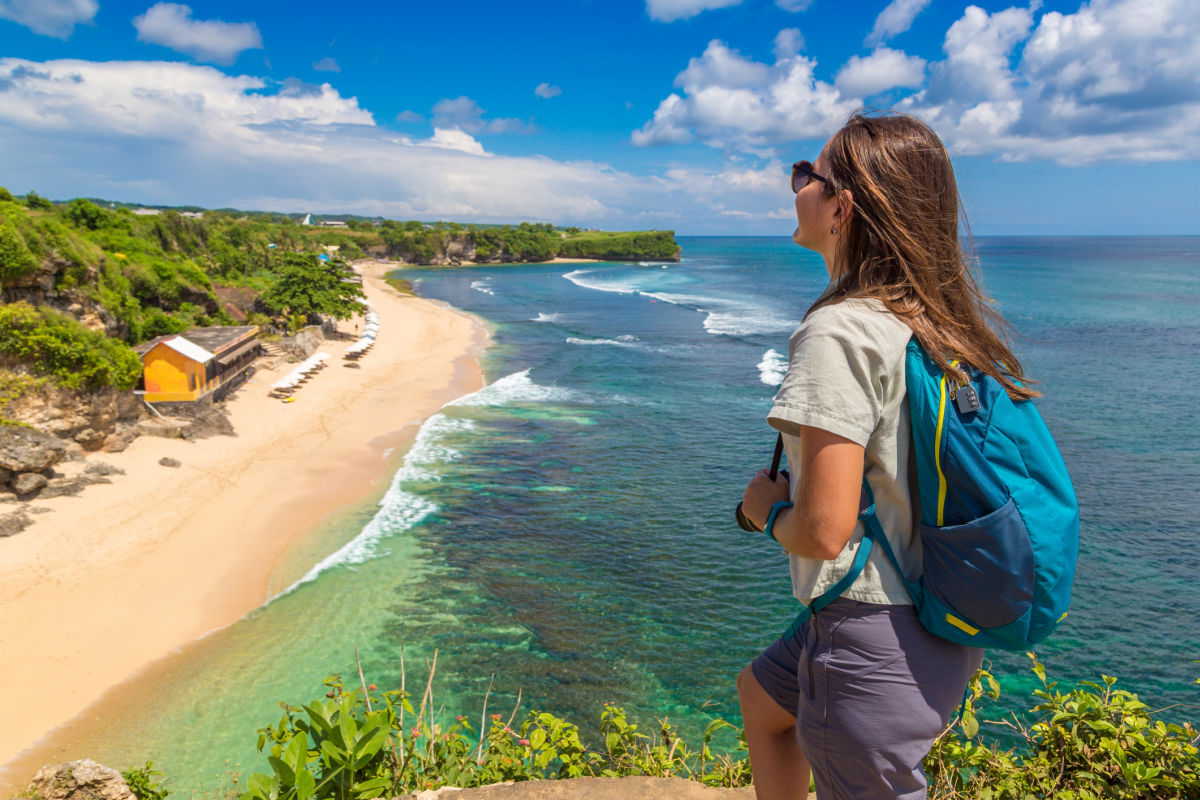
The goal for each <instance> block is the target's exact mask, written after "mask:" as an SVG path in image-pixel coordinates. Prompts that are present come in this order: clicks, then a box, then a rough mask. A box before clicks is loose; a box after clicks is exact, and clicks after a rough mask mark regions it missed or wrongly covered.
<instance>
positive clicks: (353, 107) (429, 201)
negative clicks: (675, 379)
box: [0, 58, 790, 233]
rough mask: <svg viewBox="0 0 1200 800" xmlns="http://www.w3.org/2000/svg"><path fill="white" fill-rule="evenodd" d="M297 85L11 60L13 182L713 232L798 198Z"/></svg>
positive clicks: (3, 97) (768, 171)
mask: <svg viewBox="0 0 1200 800" xmlns="http://www.w3.org/2000/svg"><path fill="white" fill-rule="evenodd" d="M288 85H289V86H290V87H291V88H290V89H288V88H284V86H283V85H282V84H279V83H277V82H271V81H268V80H265V79H263V78H260V77H254V76H248V75H238V76H232V75H226V74H224V73H223V72H221V71H219V70H216V69H213V68H211V67H205V66H197V65H192V64H185V63H167V62H103V63H96V62H87V61H75V60H72V61H48V62H44V63H38V62H31V61H25V60H20V59H11V58H5V59H0V149H2V150H3V151H5V152H20V153H23V154H25V156H26V157H25V158H23V159H21V161H20V163H15V162H14V163H12V164H10V165H9V166H7V167H6V170H7V171H6V181H7V182H8V183H10V184H11V185H18V186H32V187H35V188H36V189H37V190H38V191H39V192H42V193H44V194H47V195H49V196H54V197H71V196H85V197H86V196H91V197H112V198H122V199H130V200H136V201H139V202H145V203H164V204H192V203H195V204H199V205H205V206H208V207H214V208H215V207H222V206H233V207H239V208H258V209H268V210H271V209H273V210H279V211H301V210H311V211H316V212H321V211H324V212H331V213H332V212H349V213H360V214H366V215H375V214H381V215H384V216H389V217H395V218H401V219H412V218H421V219H459V220H464V221H479V222H518V221H520V220H523V219H529V220H554V221H556V222H562V223H564V224H587V225H600V226H605V227H625V228H639V227H642V228H644V227H678V226H679V225H681V224H683V225H689V226H690V227H691V230H697V229H698V228H699V229H702V230H710V231H713V232H737V231H744V230H746V222H745V221H744V220H739V219H733V218H731V217H729V216H728V212H729V211H730V210H731V209H732V210H737V211H743V212H746V213H747V214H753V215H755V216H756V217H757V218H758V219H760V220H764V221H765V222H763V223H762V224H759V225H757V227H755V231H757V232H766V231H770V230H773V229H775V223H774V222H771V221H770V220H771V219H772V216H771V215H772V214H776V213H778V211H779V209H780V208H781V207H782V208H783V209H785V210H786V209H788V208H790V204H789V203H790V192H787V191H786V184H787V175H786V172H785V170H784V167H783V165H782V164H780V163H772V164H770V165H768V166H767V167H764V168H763V169H761V170H752V169H745V168H741V167H737V166H736V165H734V166H730V167H728V168H726V169H724V170H722V171H720V172H717V173H715V174H714V173H712V172H711V171H707V172H706V171H703V170H697V169H694V168H692V169H688V170H686V171H684V172H679V173H676V172H668V173H664V174H659V175H652V176H639V175H634V174H630V173H627V172H622V171H620V170H616V169H614V168H612V167H611V166H609V165H607V164H603V163H597V162H592V161H568V162H563V161H555V160H553V159H549V158H545V157H541V156H532V157H526V156H522V157H513V156H505V155H501V154H495V153H491V152H488V151H487V150H485V149H484V147H483V145H482V144H481V143H480V142H479V141H478V140H477V139H475V138H474V137H473V136H471V135H470V134H469V133H468V132H466V131H464V130H461V129H454V128H446V127H435V130H434V134H433V136H432V137H431V138H428V139H417V138H415V137H409V136H404V135H401V134H398V133H396V132H394V131H391V130H387V129H386V128H382V127H379V126H376V125H375V124H374V122H373V119H372V116H371V114H370V113H369V112H368V111H367V110H365V109H363V108H361V107H360V106H359V105H358V103H357V101H356V100H355V99H354V98H346V97H342V96H340V95H339V94H338V93H337V91H336V90H334V89H332V88H331V87H330V86H328V85H322V86H318V87H313V86H311V85H308V84H302V83H300V82H291V83H290V84H288ZM697 186H703V187H707V188H706V190H705V191H704V192H703V193H697V192H696V187H697ZM648 209H649V210H648ZM785 227H786V226H785ZM784 232H785V233H786V231H784Z"/></svg>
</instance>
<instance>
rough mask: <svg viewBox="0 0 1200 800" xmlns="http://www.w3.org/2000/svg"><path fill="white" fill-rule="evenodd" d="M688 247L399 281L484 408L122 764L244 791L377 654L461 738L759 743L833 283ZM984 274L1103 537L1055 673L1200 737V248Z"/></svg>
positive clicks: (430, 427) (1066, 243) (372, 670)
mask: <svg viewBox="0 0 1200 800" xmlns="http://www.w3.org/2000/svg"><path fill="white" fill-rule="evenodd" d="M679 243H680V244H681V245H682V247H683V261H682V262H681V263H677V264H676V263H658V262H653V263H651V262H645V263H640V264H639V263H632V264H570V265H563V264H560V265H550V264H546V265H527V266H504V267H494V268H493V267H472V268H462V269H406V270H403V271H402V272H401V273H399V274H400V275H401V276H402V277H405V278H408V279H410V280H412V281H413V282H414V284H415V285H416V287H417V291H418V293H419V294H421V295H423V296H426V297H432V298H438V299H441V300H444V301H446V302H449V303H451V304H453V305H455V306H457V307H459V308H462V309H465V310H468V311H470V312H473V313H475V314H477V315H479V316H480V317H482V318H483V319H485V320H486V321H487V323H488V325H489V326H490V328H491V331H492V338H493V342H494V344H493V346H492V347H491V348H490V349H488V350H487V351H486V353H485V355H484V368H485V372H486V376H487V381H488V384H489V385H488V386H487V387H486V388H485V389H483V390H482V391H480V392H478V393H476V394H473V395H470V396H468V397H464V398H462V399H460V400H458V401H457V402H455V403H453V404H451V405H449V406H447V407H446V408H444V409H443V410H442V411H441V412H440V413H439V414H438V415H436V416H435V417H433V418H432V419H430V420H429V421H428V422H426V423H425V424H424V426H423V427H422V428H421V430H420V432H419V434H418V436H417V439H416V442H415V444H414V445H413V447H412V448H411V449H410V450H409V451H408V453H407V454H406V455H404V456H403V459H402V460H400V459H398V460H397V473H396V479H395V481H394V482H393V483H392V485H391V487H390V488H389V489H388V491H387V493H386V494H385V495H384V496H383V497H382V498H374V499H373V500H372V503H371V504H369V505H363V506H361V507H357V508H354V509H348V510H347V511H346V513H345V514H344V515H342V517H340V518H339V519H338V520H337V521H336V524H332V525H330V526H328V527H327V529H326V530H325V532H324V533H323V534H322V537H319V539H318V540H315V541H314V542H310V543H309V548H310V549H309V552H311V553H312V557H311V559H310V563H308V564H293V566H292V570H293V572H295V573H296V575H299V574H302V573H303V572H306V571H307V572H308V573H309V574H308V576H307V580H306V582H303V583H301V584H300V585H299V586H297V587H295V588H294V589H293V590H292V591H290V592H287V593H286V594H284V595H283V596H281V597H279V598H278V599H276V600H275V601H273V602H272V603H270V604H269V605H268V606H266V607H264V608H263V609H260V610H259V611H257V612H255V613H253V614H251V615H250V616H248V617H247V618H246V619H245V620H243V621H242V622H240V623H238V624H237V625H235V626H234V627H233V628H231V629H228V630H226V631H222V632H220V633H218V634H215V635H213V636H211V637H209V638H208V639H206V640H204V642H202V643H201V644H200V645H198V646H196V647H194V648H192V649H191V650H190V651H189V652H188V653H185V654H184V655H183V656H181V658H180V659H179V664H178V666H177V667H174V668H172V669H173V671H172V672H171V674H170V675H169V676H167V677H166V678H163V679H162V680H163V681H166V684H162V683H160V685H167V684H169V691H170V696H171V697H172V698H174V702H171V703H165V704H164V703H161V702H159V703H158V706H157V707H156V710H155V712H154V713H153V714H150V713H148V712H147V713H142V714H132V715H131V719H136V720H137V725H136V728H130V729H129V730H128V731H126V732H124V733H120V732H114V731H111V730H110V732H109V738H110V740H111V741H113V742H121V741H124V742H125V744H120V745H118V744H113V745H112V746H113V747H114V748H116V750H114V751H113V752H114V753H118V754H119V755H120V757H118V756H117V755H114V758H115V760H116V761H120V760H121V758H122V757H123V758H125V760H127V761H129V762H130V763H135V761H136V762H137V763H140V761H138V758H140V759H142V760H144V758H146V757H152V758H154V759H155V763H156V765H158V766H159V767H161V768H163V769H164V770H165V771H166V772H167V773H168V774H169V775H172V776H173V779H174V781H175V785H176V786H183V787H196V786H200V785H202V784H203V785H211V782H212V781H213V780H218V779H219V778H220V775H219V774H218V773H220V772H221V769H220V764H221V763H222V760H223V759H228V763H229V765H230V766H229V767H228V769H230V770H231V771H237V770H238V769H241V770H245V769H246V768H248V767H249V766H250V765H251V764H253V763H254V741H255V734H254V728H255V727H256V726H257V725H262V724H267V723H269V722H272V721H274V720H275V719H276V718H277V716H278V708H277V706H276V701H278V700H289V701H291V702H297V703H298V702H301V701H307V700H308V699H310V698H312V697H316V696H318V695H320V694H321V693H323V691H324V690H323V688H322V687H321V679H322V678H323V677H325V675H327V674H329V673H331V672H334V671H341V672H343V673H346V674H349V673H350V672H351V671H352V668H353V664H354V655H353V649H352V648H353V647H354V646H355V645H357V646H358V648H359V650H360V652H361V653H362V657H363V666H364V669H365V670H366V672H367V675H368V680H370V681H372V682H374V683H376V684H379V685H380V686H381V687H386V686H398V685H399V683H400V680H401V653H402V652H403V656H404V662H403V663H404V665H405V676H404V677H405V679H406V680H407V685H408V688H409V689H410V690H411V689H413V688H414V684H417V683H419V684H420V685H419V686H417V688H418V689H420V688H421V687H423V685H424V684H423V681H424V676H425V673H426V666H425V665H426V663H427V662H428V660H429V659H431V658H432V657H433V653H434V651H435V649H436V650H437V652H438V661H437V678H436V683H435V693H436V702H437V704H438V705H444V706H445V707H446V709H447V711H448V713H449V714H451V716H452V715H453V714H455V713H459V712H469V713H471V714H472V715H478V713H479V710H480V707H481V705H482V702H483V698H484V695H485V693H486V692H487V690H488V687H489V684H490V685H491V687H492V688H491V694H490V699H489V704H490V709H495V710H497V711H501V710H502V711H503V712H504V713H505V714H506V715H507V713H508V712H509V710H510V709H511V708H512V705H513V703H514V702H515V700H516V697H517V694H518V692H520V695H521V702H522V706H523V708H524V709H529V708H538V709H541V710H547V711H552V712H554V713H557V714H562V715H567V716H569V717H571V718H573V719H575V720H577V721H579V722H580V723H581V726H582V727H583V728H584V730H585V734H586V732H587V731H588V730H595V725H594V721H595V720H596V719H597V718H598V714H599V710H600V707H601V704H602V703H603V702H605V701H615V702H617V703H618V704H621V705H623V706H625V707H626V708H627V710H628V711H629V712H630V713H631V714H633V715H634V716H636V717H639V718H640V719H642V720H645V721H651V720H653V718H654V717H668V718H669V719H670V720H671V721H672V722H677V723H680V724H682V725H683V726H684V727H685V729H686V730H689V731H692V732H694V731H695V730H697V729H698V728H699V727H700V726H701V725H702V723H703V722H704V721H705V720H706V719H707V718H709V717H710V716H716V715H721V716H725V717H727V718H730V719H733V720H735V721H736V720H738V709H737V700H736V692H735V689H734V676H735V675H736V674H737V672H738V671H739V670H740V669H741V667H742V666H743V665H744V664H745V663H747V662H748V661H749V660H750V659H751V658H752V657H753V656H754V655H755V654H757V653H758V652H759V650H761V648H763V647H764V646H765V645H766V644H768V643H769V642H770V641H772V640H773V639H774V638H775V637H776V636H778V635H779V634H780V633H781V632H782V631H783V630H784V629H785V628H786V627H787V625H788V623H789V621H790V619H791V617H792V615H793V613H794V612H795V604H794V601H793V600H792V599H791V592H790V585H789V581H788V575H787V564H786V559H785V556H784V554H783V552H782V551H781V550H780V549H779V548H778V546H777V545H775V544H774V543H773V542H771V541H769V540H767V539H766V538H765V537H763V536H762V535H761V534H747V533H744V532H742V531H740V530H739V529H738V528H737V526H736V525H735V524H734V521H733V509H734V506H735V504H736V503H737V501H738V500H739V499H740V496H741V492H742V489H743V487H744V485H745V483H746V481H747V479H748V478H749V477H750V476H751V475H752V474H753V473H754V472H755V470H757V469H758V468H760V467H762V466H764V465H766V463H767V462H768V461H769V458H770V455H771V451H772V447H773V444H774V439H775V434H774V432H773V431H772V430H771V429H770V428H768V427H767V425H766V423H765V421H764V417H765V414H766V412H767V410H768V408H769V406H770V400H771V397H772V395H773V393H774V391H775V387H776V385H777V383H778V381H779V380H780V378H781V377H782V373H783V370H784V368H785V355H786V352H787V339H788V335H789V333H790V332H791V331H792V330H793V328H794V327H795V326H796V325H797V324H798V322H799V320H800V318H801V316H802V315H803V312H804V310H805V309H806V308H807V307H808V305H809V304H810V303H811V302H812V301H813V300H814V299H815V297H816V296H817V294H818V293H819V292H820V290H821V289H822V288H823V286H824V285H825V283H826V275H825V271H824V267H823V264H822V262H821V261H820V260H819V259H818V258H817V257H816V256H814V255H812V254H810V253H808V252H806V251H803V250H800V249H799V248H797V247H796V246H794V245H793V244H792V243H791V242H790V240H788V239H786V238H687V237H684V238H680V240H679ZM977 248H978V256H979V260H980V264H981V272H982V279H983V285H984V287H985V289H986V291H987V292H989V293H990V294H991V295H992V296H993V297H994V298H995V299H996V301H997V303H998V305H999V308H1000V309H1001V310H1002V312H1003V313H1004V314H1005V315H1006V316H1007V318H1008V319H1009V320H1010V322H1011V323H1012V324H1013V326H1014V327H1015V329H1016V332H1017V333H1018V338H1017V339H1016V341H1015V345H1016V349H1017V351H1018V354H1019V356H1020V357H1021V358H1022V359H1023V361H1024V363H1025V365H1026V367H1027V371H1028V373H1029V374H1031V375H1032V376H1033V377H1034V378H1036V379H1037V380H1038V381H1040V383H1039V388H1040V389H1041V390H1042V391H1043V392H1044V397H1043V398H1042V399H1041V400H1039V401H1038V405H1039V408H1040V409H1041V411H1042V414H1043V416H1044V417H1045V418H1046V420H1047V422H1048V424H1049V426H1050V428H1051V430H1052V431H1053V432H1054V434H1055V436H1056V437H1057V440H1058V443H1059V445H1060V447H1061V449H1062V452H1063V456H1064V457H1065V459H1066V463H1067V466H1068V468H1069V469H1070V472H1071V475H1072V477H1073V478H1074V481H1075V486H1076V489H1077V493H1078V496H1079V500H1080V506H1081V511H1082V523H1083V529H1082V544H1081V553H1080V561H1079V567H1078V572H1077V577H1076V583H1075V591H1074V600H1073V603H1072V607H1071V615H1070V617H1069V618H1068V620H1067V621H1066V622H1065V623H1064V626H1063V628H1062V630H1061V632H1060V633H1058V634H1057V635H1056V636H1054V637H1053V638H1052V639H1051V640H1050V641H1049V642H1047V643H1046V644H1045V645H1044V646H1041V647H1039V648H1038V656H1039V657H1040V658H1041V659H1042V660H1043V661H1044V663H1045V664H1046V666H1047V670H1048V672H1049V673H1050V675H1051V677H1053V678H1056V679H1058V680H1059V681H1060V682H1062V683H1064V684H1069V683H1072V682H1074V681H1076V680H1079V679H1088V678H1093V679H1094V678H1097V677H1098V676H1099V674H1100V673H1106V674H1110V675H1116V676H1118V677H1119V678H1120V681H1119V683H1118V688H1126V689H1129V690H1132V691H1135V692H1137V693H1138V694H1139V695H1140V696H1141V698H1142V699H1143V700H1145V701H1147V702H1148V703H1149V704H1150V705H1151V706H1152V707H1153V708H1164V707H1168V706H1174V707H1173V708H1172V709H1170V710H1169V711H1167V712H1166V713H1167V715H1168V716H1170V717H1174V718H1189V719H1193V720H1195V719H1196V718H1197V717H1198V716H1200V715H1197V714H1196V706H1197V705H1198V704H1200V686H1196V685H1194V681H1195V679H1196V678H1197V676H1200V664H1198V663H1195V660H1196V659H1200V623H1198V620H1200V558H1198V557H1197V554H1196V552H1197V551H1196V535H1197V528H1198V526H1197V523H1196V509H1197V508H1198V507H1200V422H1198V421H1197V413H1196V409H1197V403H1198V401H1200V389H1198V388H1197V387H1198V386H1200V355H1198V354H1200V237H1172V238H1061V239H1056V238H983V239H980V240H978V242H977ZM382 335H386V330H385V331H384V332H383V334H382ZM376 500H377V501H378V505H376V504H375V501H376ZM318 562H319V563H318ZM314 563H315V564H317V566H316V567H313V568H312V569H311V570H309V568H310V567H312V565H313V564H314ZM294 578H295V575H293V576H291V577H288V578H287V579H286V580H283V578H281V581H283V582H282V583H281V588H284V584H286V583H290V582H291V581H292V580H294ZM989 660H990V663H991V668H992V670H993V671H994V672H995V673H996V674H997V675H998V676H999V677H1000V679H1001V683H1002V686H1003V690H1004V696H1003V698H1002V700H1001V702H1000V705H999V707H998V709H997V710H996V712H995V713H1000V712H1002V711H1007V710H1013V709H1018V708H1027V707H1029V706H1030V705H1031V704H1032V700H1031V698H1030V697H1029V695H1028V693H1029V691H1030V690H1031V689H1033V688H1034V687H1035V679H1034V677H1033V674H1032V673H1031V672H1030V670H1029V668H1028V666H1029V665H1028V659H1027V658H1026V657H1025V656H1024V655H1022V654H1007V653H998V652H993V653H989ZM238 765H241V766H240V767H238ZM121 766H124V764H121ZM214 776H216V777H214Z"/></svg>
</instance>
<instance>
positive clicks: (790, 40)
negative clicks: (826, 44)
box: [775, 28, 804, 61]
mask: <svg viewBox="0 0 1200 800" xmlns="http://www.w3.org/2000/svg"><path fill="white" fill-rule="evenodd" d="M803 49H804V34H802V33H801V32H800V29H799V28H784V29H783V30H781V31H780V32H779V33H777V34H775V60H776V61H782V60H783V59H785V58H791V57H792V56H794V55H796V54H797V53H799V52H800V51H801V50H803Z"/></svg>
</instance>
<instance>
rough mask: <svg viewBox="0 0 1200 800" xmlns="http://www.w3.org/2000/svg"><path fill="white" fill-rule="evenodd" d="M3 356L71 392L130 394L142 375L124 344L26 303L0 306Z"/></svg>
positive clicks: (53, 312) (136, 359)
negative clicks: (104, 390)
mask: <svg viewBox="0 0 1200 800" xmlns="http://www.w3.org/2000/svg"><path fill="white" fill-rule="evenodd" d="M0 353H3V354H5V355H7V356H10V357H12V358H15V359H17V360H18V361H20V362H21V363H23V364H24V365H25V366H26V368H27V369H29V370H30V371H31V372H32V373H34V374H35V375H45V376H47V377H49V378H51V379H53V380H54V381H55V382H56V383H57V384H59V385H60V386H64V387H66V388H69V389H98V388H101V387H104V386H112V387H114V388H117V389H132V388H133V386H134V385H135V384H136V383H137V381H138V378H139V377H141V374H142V362H141V359H140V358H138V356H137V354H136V353H135V352H133V350H132V349H130V348H129V346H128V345H126V344H125V343H124V342H121V341H118V340H116V339H110V338H109V337H107V336H105V335H104V334H103V333H97V332H96V331H92V330H89V329H88V328H86V327H85V326H83V325H81V324H80V323H78V322H76V321H75V320H73V319H71V318H70V317H68V316H66V315H65V314H60V313H58V312H57V311H54V310H52V309H50V308H44V307H42V308H35V307H33V306H31V305H29V303H26V302H24V301H21V302H19V303H9V304H8V305H6V306H3V307H0Z"/></svg>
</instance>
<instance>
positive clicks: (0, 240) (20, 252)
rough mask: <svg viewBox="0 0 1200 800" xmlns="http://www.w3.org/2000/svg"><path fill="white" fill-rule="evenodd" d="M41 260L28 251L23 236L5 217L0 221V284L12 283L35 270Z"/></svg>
mask: <svg viewBox="0 0 1200 800" xmlns="http://www.w3.org/2000/svg"><path fill="white" fill-rule="evenodd" d="M40 265H41V262H39V261H38V259H37V258H35V257H34V255H33V253H31V252H30V251H29V246H28V245H27V244H26V243H25V237H23V236H22V235H21V234H20V233H18V232H17V229H16V228H15V227H14V226H13V224H12V223H11V222H9V221H8V220H7V219H6V220H5V221H4V222H3V223H0V284H7V283H12V282H14V281H16V280H18V279H20V278H23V277H25V276H26V275H30V274H32V273H34V272H36V271H37V268H38V267H39V266H40Z"/></svg>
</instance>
